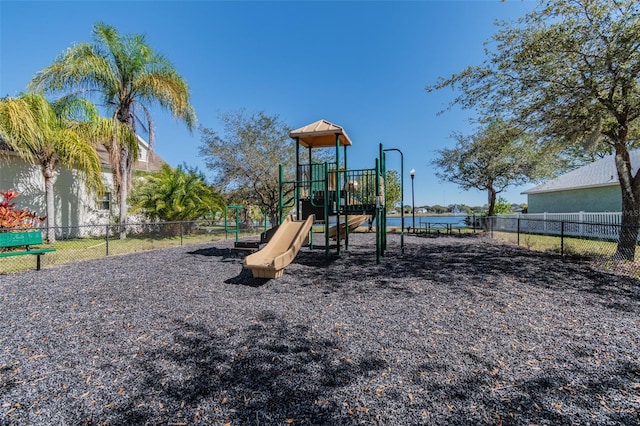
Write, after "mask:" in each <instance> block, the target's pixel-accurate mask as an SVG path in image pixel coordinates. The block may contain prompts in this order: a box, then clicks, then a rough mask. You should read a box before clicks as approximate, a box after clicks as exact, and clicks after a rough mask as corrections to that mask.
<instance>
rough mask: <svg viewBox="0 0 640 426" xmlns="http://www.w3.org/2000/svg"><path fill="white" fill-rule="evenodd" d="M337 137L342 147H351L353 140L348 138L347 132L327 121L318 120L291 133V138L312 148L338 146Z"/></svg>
mask: <svg viewBox="0 0 640 426" xmlns="http://www.w3.org/2000/svg"><path fill="white" fill-rule="evenodd" d="M336 135H338V138H339V140H340V146H351V140H350V139H349V136H347V132H345V131H344V129H343V128H342V127H340V126H338V125H337V124H333V123H330V122H328V121H327V120H318V121H316V122H315V123H311V124H307V125H306V126H303V127H300V128H299V129H296V130H293V131H291V133H289V137H291V138H292V139H298V142H299V143H300V145H302V146H304V147H311V148H330V147H334V146H336Z"/></svg>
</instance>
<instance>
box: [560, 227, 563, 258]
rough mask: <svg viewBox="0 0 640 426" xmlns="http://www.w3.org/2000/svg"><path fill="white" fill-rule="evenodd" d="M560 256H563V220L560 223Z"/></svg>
mask: <svg viewBox="0 0 640 426" xmlns="http://www.w3.org/2000/svg"><path fill="white" fill-rule="evenodd" d="M560 256H564V220H563V221H562V222H560Z"/></svg>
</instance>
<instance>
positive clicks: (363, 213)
mask: <svg viewBox="0 0 640 426" xmlns="http://www.w3.org/2000/svg"><path fill="white" fill-rule="evenodd" d="M289 136H290V137H291V138H292V139H294V140H295V142H296V167H295V179H294V180H287V179H285V173H284V167H283V165H282V164H281V165H280V167H279V175H280V206H279V207H280V222H281V223H282V224H285V223H286V224H289V223H296V222H299V223H302V222H304V223H308V221H309V218H312V221H313V223H317V224H319V223H322V224H323V225H324V239H325V241H324V249H325V256H326V258H327V259H328V258H329V257H330V248H331V245H330V240H331V239H333V240H334V241H336V243H335V247H336V253H337V255H338V256H340V255H341V245H342V243H341V242H342V241H344V247H345V250H349V234H350V233H351V232H353V231H354V230H355V228H357V227H358V226H360V225H361V224H363V223H364V222H366V221H367V220H375V222H376V227H375V229H376V262H377V263H378V264H379V263H380V258H381V256H382V255H383V254H384V250H385V249H386V207H385V202H384V200H385V194H384V181H385V175H386V166H385V152H384V150H383V149H382V144H380V157H379V158H377V159H376V161H375V167H374V168H372V169H359V170H350V169H349V168H348V167H347V148H348V147H349V146H351V145H352V142H351V140H350V139H349V137H348V136H347V133H346V132H345V131H344V129H343V128H342V127H340V126H337V125H335V124H332V123H330V122H328V121H326V120H319V121H316V122H314V123H311V124H308V125H306V126H304V127H301V128H299V129H296V130H294V131H292V132H291V133H290V134H289ZM334 147H335V161H331V162H318V161H317V160H314V157H313V150H314V149H318V148H334ZM303 148H306V149H307V150H308V155H307V158H306V162H305V164H302V162H301V149H303ZM340 148H342V151H343V156H342V158H341V156H340V151H341V149H340ZM341 160H342V161H341ZM290 216H294V217H295V220H294V219H293V218H291V217H290ZM290 226H291V225H286V227H290ZM301 229H303V228H300V229H298V230H297V231H296V233H294V232H282V233H280V234H278V233H279V231H276V233H275V234H274V236H273V238H272V239H271V241H270V242H269V243H268V244H267V246H266V247H265V248H264V249H263V250H261V251H260V252H263V251H264V253H262V254H260V252H258V253H255V254H254V255H250V256H248V257H247V258H246V259H245V267H246V268H249V269H251V270H252V272H253V275H254V277H261V278H268V277H272V278H277V277H278V276H281V275H282V271H278V270H275V269H274V270H272V271H267V270H268V269H269V268H273V267H274V266H269V267H267V266H265V265H268V264H270V262H272V261H275V259H276V258H277V257H278V256H280V255H282V254H283V253H284V252H287V253H288V254H287V258H289V257H291V254H293V257H291V259H290V260H289V263H290V262H291V261H292V260H293V258H294V257H295V255H296V254H297V251H298V250H299V249H300V246H301V245H302V244H299V245H298V244H297V242H300V241H299V234H298V233H297V232H299V231H300V230H301ZM310 230H311V227H309V229H308V230H307V232H308V233H309V232H310ZM294 240H295V241H294ZM272 243H273V246H272V247H275V246H276V245H277V246H278V248H277V249H274V248H269V245H270V244H272ZM309 245H310V246H311V247H312V248H313V233H310V235H309ZM267 249H269V250H267ZM291 249H295V252H291V253H289V251H290V250H291ZM258 255H259V256H258ZM287 265H288V263H287ZM285 266H286V265H285ZM283 268H284V267H283ZM267 275H268V276H267Z"/></svg>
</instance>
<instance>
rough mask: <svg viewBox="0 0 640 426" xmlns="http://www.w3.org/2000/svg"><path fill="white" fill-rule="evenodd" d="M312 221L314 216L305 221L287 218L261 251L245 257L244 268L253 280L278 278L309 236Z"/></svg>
mask: <svg viewBox="0 0 640 426" xmlns="http://www.w3.org/2000/svg"><path fill="white" fill-rule="evenodd" d="M314 220H315V216H314V215H311V216H309V217H308V218H307V220H293V218H292V217H291V216H287V217H286V219H285V220H284V222H282V224H281V225H280V227H279V228H278V230H277V231H276V233H275V234H273V237H271V241H269V242H268V243H267V245H266V246H264V248H263V249H262V250H260V251H257V252H255V253H253V254H250V255H249V256H247V257H245V259H244V267H245V268H247V269H251V272H252V273H253V276H254V278H280V277H281V276H282V274H284V268H286V267H287V266H288V265H289V264H290V263H291V262H292V261H293V259H295V257H296V255H297V254H298V251H300V247H302V244H304V242H305V240H306V239H307V237H308V236H309V231H310V230H311V226H312V225H313V221H314Z"/></svg>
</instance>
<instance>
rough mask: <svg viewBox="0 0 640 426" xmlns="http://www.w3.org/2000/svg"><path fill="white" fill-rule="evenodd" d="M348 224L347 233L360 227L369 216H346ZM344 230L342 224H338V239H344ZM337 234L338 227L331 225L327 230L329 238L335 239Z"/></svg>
mask: <svg viewBox="0 0 640 426" xmlns="http://www.w3.org/2000/svg"><path fill="white" fill-rule="evenodd" d="M347 218H348V223H349V233H351V232H353V231H355V230H356V229H357V228H358V227H359V226H360V225H362V224H363V223H365V222H366V221H367V220H369V215H358V216H347ZM345 228H346V226H345V224H344V222H342V223H341V224H340V239H341V240H343V239H344V237H345V234H344V229H345ZM337 234H338V225H333V226H332V227H330V228H329V238H331V239H334V240H335V239H336V236H337Z"/></svg>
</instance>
